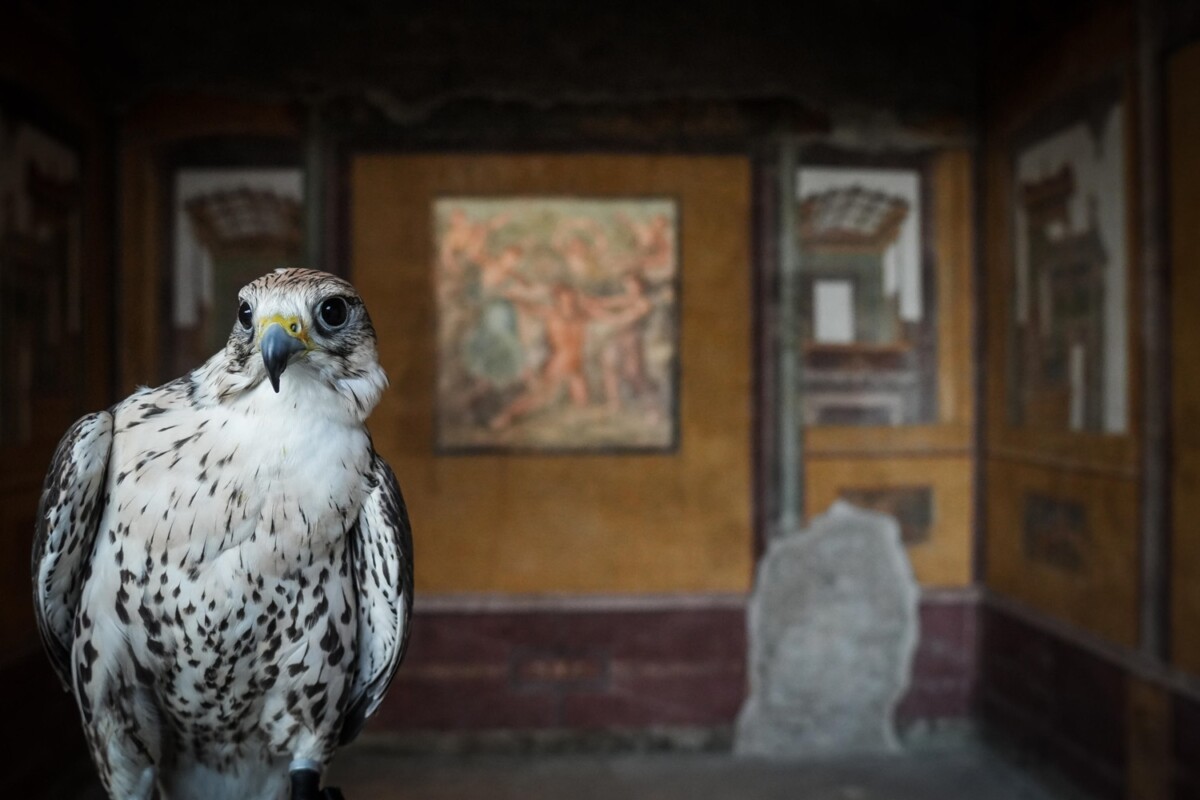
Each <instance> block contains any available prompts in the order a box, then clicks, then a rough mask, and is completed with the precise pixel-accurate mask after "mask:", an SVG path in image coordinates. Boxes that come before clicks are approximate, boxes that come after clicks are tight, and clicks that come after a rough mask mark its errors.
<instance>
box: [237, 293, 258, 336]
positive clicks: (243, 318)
mask: <svg viewBox="0 0 1200 800" xmlns="http://www.w3.org/2000/svg"><path fill="white" fill-rule="evenodd" d="M238 324H239V325H241V326H242V330H247V331H248V330H250V326H251V325H253V324H254V311H253V309H251V308H250V304H249V303H247V302H246V301H245V300H243V301H242V304H241V305H240V306H238Z"/></svg>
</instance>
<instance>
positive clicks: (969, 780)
mask: <svg viewBox="0 0 1200 800" xmlns="http://www.w3.org/2000/svg"><path fill="white" fill-rule="evenodd" d="M328 782H329V783H330V784H331V785H336V786H339V787H340V788H341V789H342V790H343V791H344V792H345V795H346V798H347V800H384V799H385V798H387V800H392V799H393V798H394V799H395V800H408V799H409V798H411V799H412V800H485V799H486V800H602V799H603V800H613V798H621V800H1078V798H1079V797H1080V796H1079V795H1078V794H1076V793H1074V792H1073V791H1070V790H1069V789H1068V788H1067V787H1065V786H1062V785H1058V786H1054V785H1052V782H1047V780H1046V779H1045V778H1044V777H1039V776H1036V775H1035V774H1034V773H1032V772H1030V771H1028V770H1026V769H1022V768H1020V767H1018V766H1016V765H1014V764H1013V763H1012V762H1011V761H1008V760H1006V759H1004V758H1001V757H1000V756H998V755H996V754H995V753H994V752H992V751H990V750H988V749H986V748H985V747H982V746H973V747H964V748H961V749H958V750H955V751H953V752H938V753H924V754H908V755H899V756H869V757H839V758H831V759H822V760H808V761H796V762H764V761H754V760H746V759H740V758H735V757H733V756H731V755H728V754H720V753H684V754H680V753H669V754H657V753H653V754H637V755H632V754H624V755H602V756H588V755H560V756H494V755H492V756H468V757H462V756H458V757H447V756H421V757H416V756H402V757H397V756H396V755H395V754H392V753H388V752H386V751H385V750H380V749H373V748H371V747H361V748H350V749H349V750H347V751H345V752H343V753H342V754H341V755H340V756H339V758H338V760H337V762H335V764H334V768H333V769H332V770H331V772H330V775H329V781H328Z"/></svg>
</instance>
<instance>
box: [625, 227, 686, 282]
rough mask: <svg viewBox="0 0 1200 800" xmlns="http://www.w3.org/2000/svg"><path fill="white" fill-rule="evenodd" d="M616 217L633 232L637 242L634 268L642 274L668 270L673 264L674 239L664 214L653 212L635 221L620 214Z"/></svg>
mask: <svg viewBox="0 0 1200 800" xmlns="http://www.w3.org/2000/svg"><path fill="white" fill-rule="evenodd" d="M618 217H619V218H620V219H621V221H622V222H623V223H624V224H625V226H626V227H627V228H628V229H629V231H630V233H632V234H633V238H634V241H635V242H637V253H638V255H637V258H638V263H637V264H636V266H635V268H636V269H638V270H640V271H641V272H642V274H645V275H653V274H655V273H663V272H669V271H670V270H672V269H673V268H674V264H675V241H674V237H673V236H672V233H671V221H670V220H669V219H667V216H666V215H665V214H655V215H654V216H653V217H651V218H650V219H647V220H643V221H637V220H634V219H631V218H630V217H628V216H626V215H624V214H620V215H618Z"/></svg>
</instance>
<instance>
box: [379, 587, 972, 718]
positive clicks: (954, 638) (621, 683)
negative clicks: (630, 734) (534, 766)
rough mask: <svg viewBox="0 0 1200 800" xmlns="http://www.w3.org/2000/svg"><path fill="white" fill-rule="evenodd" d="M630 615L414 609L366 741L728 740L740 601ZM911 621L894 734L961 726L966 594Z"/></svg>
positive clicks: (735, 704) (965, 690)
mask: <svg viewBox="0 0 1200 800" xmlns="http://www.w3.org/2000/svg"><path fill="white" fill-rule="evenodd" d="M638 601H639V598H636V597H629V598H606V599H603V600H601V601H600V603H598V604H597V605H596V606H594V607H592V608H590V609H589V608H581V607H576V608H572V609H561V608H560V609H554V608H551V607H549V604H548V603H546V602H545V601H539V602H536V603H535V602H529V603H527V604H525V603H523V601H521V600H520V599H518V600H517V601H516V602H515V603H514V604H513V607H512V609H511V610H507V611H505V610H491V611H485V610H480V609H479V608H477V607H476V608H473V607H472V606H470V605H468V604H466V603H463V602H462V601H461V600H456V601H454V602H453V603H445V604H441V603H437V602H434V603H427V605H426V610H422V608H421V606H419V605H418V607H417V609H416V613H415V616H414V618H413V635H412V639H411V642H410V646H409V650H408V656H407V657H406V660H405V663H404V665H403V666H402V667H401V668H400V671H399V672H398V673H397V676H396V681H395V683H394V684H393V686H392V689H391V691H390V692H389V694H388V696H387V698H386V699H385V700H384V704H383V706H382V708H381V709H380V713H379V715H378V716H377V718H376V719H374V720H373V721H372V722H371V723H370V727H369V730H371V731H373V732H375V733H428V732H449V733H456V734H458V733H462V734H468V735H469V734H472V733H481V732H486V731H489V730H509V729H517V730H553V729H570V730H572V731H574V732H579V733H586V732H588V731H597V730H613V729H639V728H663V727H682V728H726V727H728V726H732V724H733V721H734V719H735V717H736V716H737V713H738V711H739V710H740V708H741V705H742V702H743V700H744V698H745V691H746V680H747V675H746V609H745V605H744V599H742V600H741V601H740V602H736V603H735V602H733V600H732V598H730V597H726V596H712V597H710V596H696V597H690V596H679V597H677V598H675V600H674V601H673V602H666V601H664V602H662V603H660V604H658V606H657V607H655V606H654V605H653V601H651V604H650V606H651V607H648V608H647V607H643V608H640V609H639V608H636V607H635V606H636V605H637V604H638ZM455 605H457V607H458V608H459V609H461V610H458V611H455V610H450V609H451V608H453V607H454V606H455ZM602 605H606V606H608V607H607V608H604V607H601V606H602ZM439 606H440V607H441V608H442V609H443V610H429V609H430V608H435V609H436V608H438V607H439ZM920 614H921V622H920V627H921V640H920V643H919V644H918V647H917V652H916V656H915V658H914V662H913V679H912V682H911V684H910V688H909V691H908V694H907V695H906V696H905V697H904V698H903V699H902V701H901V702H900V705H899V706H898V708H897V712H896V714H897V724H898V725H899V726H900V727H901V728H902V729H903V728H905V727H907V726H910V725H912V724H914V723H916V722H918V721H920V720H935V719H960V718H964V717H966V716H967V715H968V714H969V713H970V710H971V706H972V700H973V693H974V678H975V674H976V670H977V659H976V627H975V615H976V596H975V594H974V593H973V592H964V591H945V592H929V593H926V595H925V596H924V598H923V599H922V601H921V607H920Z"/></svg>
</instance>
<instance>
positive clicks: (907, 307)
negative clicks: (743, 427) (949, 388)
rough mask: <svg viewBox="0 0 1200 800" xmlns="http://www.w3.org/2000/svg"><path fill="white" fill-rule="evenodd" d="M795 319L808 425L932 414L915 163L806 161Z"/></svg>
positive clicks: (930, 323) (932, 333) (926, 283)
mask: <svg viewBox="0 0 1200 800" xmlns="http://www.w3.org/2000/svg"><path fill="white" fill-rule="evenodd" d="M797 193H798V201H799V205H798V209H797V214H798V219H797V221H796V230H797V236H798V246H799V263H800V298H799V304H800V307H799V308H798V310H797V311H798V317H799V319H800V325H801V332H802V336H803V348H804V350H803V362H802V369H803V377H802V380H803V387H804V390H803V391H804V396H803V405H804V420H805V423H806V424H808V425H818V426H821V425H880V426H896V425H917V424H923V423H930V422H933V421H934V420H935V419H936V416H937V408H936V402H937V393H936V359H937V353H936V347H937V342H936V326H935V324H934V311H935V309H934V307H933V306H934V302H933V300H932V298H933V297H934V294H933V289H934V277H933V272H932V268H931V266H930V265H927V264H926V262H925V258H924V255H923V251H924V247H923V244H922V242H923V236H924V232H923V215H922V203H921V199H922V198H921V173H920V172H919V171H918V170H916V169H904V168H875V167H816V166H814V167H805V168H803V169H801V170H799V176H798V185H797Z"/></svg>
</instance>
